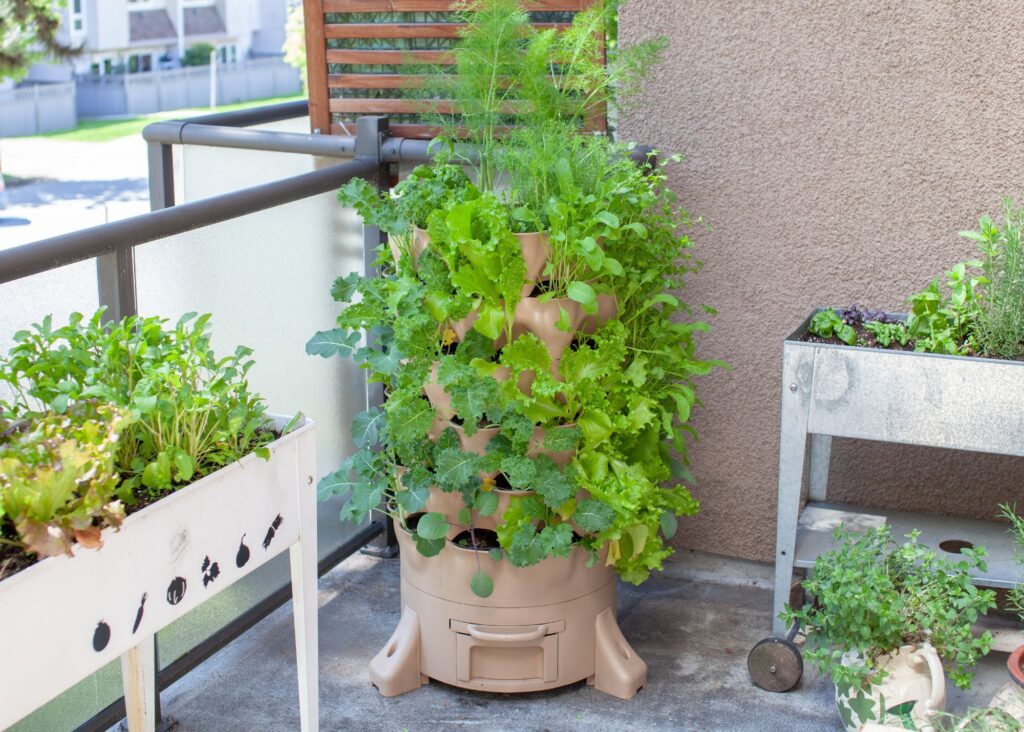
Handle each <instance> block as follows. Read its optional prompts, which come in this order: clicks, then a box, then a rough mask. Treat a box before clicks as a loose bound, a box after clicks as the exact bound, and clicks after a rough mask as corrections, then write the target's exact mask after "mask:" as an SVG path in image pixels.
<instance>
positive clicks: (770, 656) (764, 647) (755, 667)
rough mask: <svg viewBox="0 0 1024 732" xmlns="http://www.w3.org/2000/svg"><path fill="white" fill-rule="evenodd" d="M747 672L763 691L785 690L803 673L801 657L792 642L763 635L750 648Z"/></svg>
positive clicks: (794, 684) (796, 681)
mask: <svg viewBox="0 0 1024 732" xmlns="http://www.w3.org/2000/svg"><path fill="white" fill-rule="evenodd" d="M747 671H749V672H750V680H751V681H753V682H754V685H755V686H757V687H759V688H761V689H764V690H765V691H774V692H783V691H789V690H790V689H792V688H793V687H794V686H796V685H797V684H798V683H799V682H800V677H801V676H803V675H804V657H803V655H802V654H801V653H800V649H799V648H797V646H796V644H795V643H793V641H789V640H786V639H785V638H765V639H764V640H762V641H760V642H758V644H757V645H756V646H754V647H753V648H751V649H750V654H749V655H748V656H747Z"/></svg>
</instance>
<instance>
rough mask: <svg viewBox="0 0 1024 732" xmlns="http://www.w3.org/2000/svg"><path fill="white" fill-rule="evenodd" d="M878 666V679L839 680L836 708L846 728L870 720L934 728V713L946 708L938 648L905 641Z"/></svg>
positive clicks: (851, 729) (849, 729)
mask: <svg viewBox="0 0 1024 732" xmlns="http://www.w3.org/2000/svg"><path fill="white" fill-rule="evenodd" d="M850 662H851V661H847V663H850ZM876 669H877V670H878V671H879V672H880V673H881V675H882V679H881V681H878V682H877V683H867V684H864V685H857V684H843V685H842V686H840V684H838V683H837V684H836V709H837V710H838V711H839V718H840V719H841V720H842V722H843V726H844V727H845V728H846V730H847V732H857V730H859V729H861V727H862V726H863V725H865V724H867V723H869V722H875V723H879V724H890V725H892V724H895V725H897V726H900V727H902V728H903V729H917V730H931V729H932V726H931V724H932V722H931V720H932V718H933V717H934V715H935V714H936V713H937V712H942V711H944V710H945V708H946V677H945V674H944V673H943V670H942V661H941V660H940V659H939V655H938V654H937V653H936V652H935V649H934V648H933V647H932V646H930V645H928V644H924V645H921V646H913V645H905V646H903V647H901V648H899V649H898V650H897V651H896V652H895V653H891V654H888V655H885V656H883V657H881V658H880V659H879V660H878V663H877V665H876Z"/></svg>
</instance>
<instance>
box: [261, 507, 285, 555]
mask: <svg viewBox="0 0 1024 732" xmlns="http://www.w3.org/2000/svg"><path fill="white" fill-rule="evenodd" d="M283 523H284V518H282V516H281V514H277V518H275V519H274V523H272V524H271V525H270V528H269V529H267V535H266V536H264V537H263V548H264V549H269V548H270V542H272V541H273V540H274V536H276V535H277V530H278V529H280V528H281V524H283Z"/></svg>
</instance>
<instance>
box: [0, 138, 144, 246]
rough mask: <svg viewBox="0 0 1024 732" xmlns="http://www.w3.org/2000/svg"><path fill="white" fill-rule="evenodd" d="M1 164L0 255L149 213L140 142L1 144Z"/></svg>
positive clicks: (14, 141)
mask: <svg viewBox="0 0 1024 732" xmlns="http://www.w3.org/2000/svg"><path fill="white" fill-rule="evenodd" d="M0 160H2V164H3V171H4V174H5V175H6V176H7V177H8V184H9V186H10V187H9V188H8V195H9V197H10V202H11V206H10V207H9V208H7V209H4V210H0V249H4V248H7V247H12V246H17V245H19V244H25V243H28V242H31V241H36V240H38V239H44V238H46V237H50V236H56V235H58V234H64V233H67V232H70V231H76V230H78V229H84V228H87V227H90V226H97V225H99V224H102V223H104V222H106V221H115V220H117V219H122V218H126V217H128V216H134V215H136V214H140V213H144V212H146V211H148V210H149V184H148V182H147V179H146V175H147V171H146V143H145V141H144V140H143V139H142V137H141V136H133V137H124V138H120V139H117V140H112V141H110V142H67V141H63V140H51V139H48V138H45V137H28V138H13V139H6V140H0ZM12 177H13V178H14V179H15V180H13V183H14V185H10V184H11V182H12ZM20 181H27V182H24V183H20Z"/></svg>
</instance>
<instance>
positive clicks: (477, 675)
mask: <svg viewBox="0 0 1024 732" xmlns="http://www.w3.org/2000/svg"><path fill="white" fill-rule="evenodd" d="M451 628H452V631H453V632H454V633H455V650H456V661H455V664H456V677H457V678H458V680H459V681H462V682H466V683H473V682H487V683H488V687H489V688H495V682H499V683H500V684H501V686H507V688H508V689H510V690H513V689H515V687H516V686H517V685H522V684H537V683H546V682H553V681H556V680H557V679H558V636H559V634H560V633H561V632H562V631H564V630H565V621H564V620H559V621H557V622H553V623H542V624H538V625H478V624H472V623H465V622H462V621H459V620H453V621H452V623H451Z"/></svg>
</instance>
